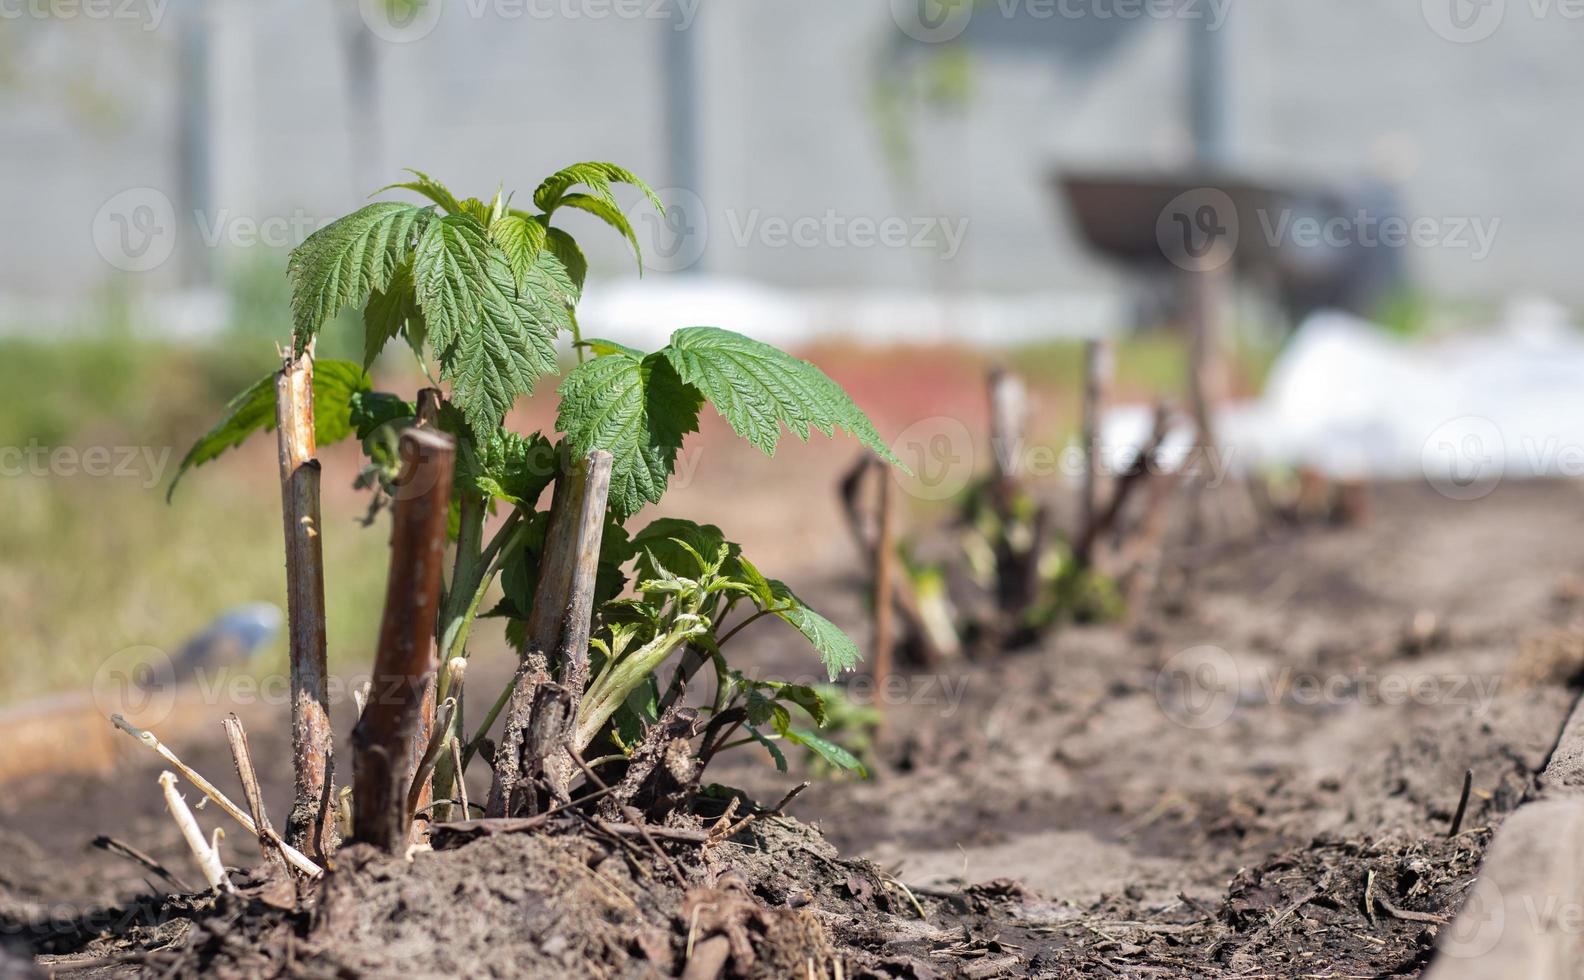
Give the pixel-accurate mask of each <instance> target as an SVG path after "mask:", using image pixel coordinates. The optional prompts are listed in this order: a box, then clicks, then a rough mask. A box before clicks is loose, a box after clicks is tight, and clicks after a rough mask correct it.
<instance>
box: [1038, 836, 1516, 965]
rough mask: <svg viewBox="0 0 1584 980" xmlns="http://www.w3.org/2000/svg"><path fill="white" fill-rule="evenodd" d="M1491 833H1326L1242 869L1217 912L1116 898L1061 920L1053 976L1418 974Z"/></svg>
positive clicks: (1184, 900)
mask: <svg viewBox="0 0 1584 980" xmlns="http://www.w3.org/2000/svg"><path fill="white" fill-rule="evenodd" d="M1489 839H1490V832H1489V831H1486V830H1476V831H1469V832H1467V833H1464V834H1461V835H1459V836H1457V837H1454V838H1450V839H1448V838H1435V839H1409V838H1393V839H1385V840H1378V841H1377V840H1371V839H1369V838H1358V839H1348V840H1343V839H1319V840H1315V841H1312V842H1310V843H1309V844H1308V845H1306V846H1304V847H1301V848H1295V849H1293V850H1289V851H1286V852H1283V853H1280V854H1277V855H1274V856H1272V857H1271V858H1269V859H1268V860H1266V861H1264V862H1262V863H1260V864H1259V865H1258V866H1256V867H1253V868H1246V869H1244V870H1242V871H1239V872H1238V874H1237V875H1236V877H1234V878H1233V880H1232V882H1231V884H1230V885H1229V886H1228V889H1227V893H1226V897H1225V899H1224V900H1223V901H1222V902H1221V903H1220V905H1219V906H1218V907H1217V908H1214V909H1211V908H1208V907H1206V906H1205V905H1203V904H1202V903H1200V902H1196V901H1194V900H1192V899H1190V898H1188V897H1186V896H1182V897H1180V898H1179V901H1178V902H1177V903H1175V904H1173V905H1170V906H1166V907H1159V908H1149V907H1145V906H1142V905H1140V904H1138V903H1136V902H1134V901H1132V900H1131V899H1130V897H1129V896H1127V895H1122V896H1115V897H1106V898H1103V899H1102V900H1101V901H1099V902H1097V903H1095V904H1094V905H1093V906H1091V907H1090V908H1087V909H1082V910H1077V909H1073V910H1069V911H1067V912H1066V913H1065V914H1064V915H1061V916H1059V917H1057V918H1058V919H1059V921H1057V922H1054V923H1052V925H1051V926H1050V928H1049V929H1048V930H1047V932H1048V934H1049V935H1050V937H1051V938H1055V939H1058V940H1059V941H1060V942H1061V949H1060V954H1059V956H1058V957H1057V958H1055V959H1054V960H1052V961H1049V965H1050V967H1051V972H1049V973H1048V974H1042V975H1048V976H1060V977H1082V976H1096V975H1122V976H1145V975H1162V976H1252V975H1258V976H1270V977H1301V976H1313V975H1316V974H1317V973H1318V972H1322V970H1321V968H1322V967H1323V973H1324V975H1326V976H1369V977H1377V976H1417V975H1418V974H1419V973H1420V971H1421V970H1422V969H1423V968H1424V967H1425V965H1426V964H1427V963H1428V962H1429V959H1430V957H1431V955H1432V953H1433V951H1434V948H1435V942H1436V938H1437V936H1438V935H1439V934H1440V932H1441V930H1442V929H1444V928H1446V927H1447V926H1448V924H1449V923H1450V922H1451V921H1452V919H1453V918H1454V917H1455V915H1456V914H1457V911H1458V909H1459V908H1460V907H1461V906H1462V904H1463V902H1464V900H1465V898H1466V897H1467V894H1468V891H1469V889H1470V887H1471V886H1472V885H1473V884H1474V881H1475V879H1476V876H1477V874H1478V870H1479V862H1480V857H1481V855H1482V854H1483V853H1484V849H1485V845H1486V844H1487V843H1489ZM1026 908H1027V907H1026Z"/></svg>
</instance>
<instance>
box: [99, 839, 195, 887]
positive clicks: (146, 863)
mask: <svg viewBox="0 0 1584 980" xmlns="http://www.w3.org/2000/svg"><path fill="white" fill-rule="evenodd" d="M93 846H94V847H97V848H99V849H100V850H104V851H109V852H110V853H111V854H115V855H117V856H119V857H124V858H126V859H127V860H128V861H131V862H132V863H133V864H136V865H138V866H140V867H141V868H143V870H145V871H147V872H149V873H150V874H154V875H158V876H159V877H160V878H162V879H163V880H165V881H166V882H168V883H169V884H170V885H171V886H172V887H173V888H177V889H180V890H181V891H184V892H190V891H192V886H191V885H189V884H187V882H185V881H183V880H182V878H181V876H180V875H178V874H177V873H176V872H174V871H172V870H171V869H169V868H167V867H165V865H163V864H160V863H159V862H158V861H156V860H154V859H153V858H152V857H150V856H149V855H147V854H145V853H144V852H142V851H140V850H138V849H137V848H135V847H133V846H132V845H131V844H128V843H127V842H126V841H124V840H117V839H115V838H114V837H106V836H105V835H103V834H100V835H99V836H98V837H95V838H94V839H93Z"/></svg>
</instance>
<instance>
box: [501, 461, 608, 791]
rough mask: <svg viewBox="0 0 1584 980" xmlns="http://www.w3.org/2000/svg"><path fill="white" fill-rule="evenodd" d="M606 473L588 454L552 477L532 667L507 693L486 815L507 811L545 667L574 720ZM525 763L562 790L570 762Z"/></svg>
mask: <svg viewBox="0 0 1584 980" xmlns="http://www.w3.org/2000/svg"><path fill="white" fill-rule="evenodd" d="M610 473H611V455H610V453H607V452H601V451H595V452H592V453H589V454H588V456H587V457H586V458H584V459H582V460H579V461H577V462H576V463H575V464H573V465H572V466H570V467H568V468H567V469H566V470H565V471H563V472H562V473H561V475H560V476H558V477H557V478H556V485H555V492H554V494H553V495H552V497H551V501H550V523H549V526H548V528H546V531H545V550H544V557H543V558H542V559H541V561H540V565H539V581H538V583H536V585H535V586H534V601H533V608H531V609H530V610H529V611H528V625H527V641H526V643H525V645H524V647H523V659H524V660H525V661H526V662H527V663H529V664H530V665H532V666H531V669H530V670H529V671H528V672H527V673H525V674H524V675H523V678H522V680H521V681H520V682H519V683H518V684H517V687H516V689H515V690H514V691H513V692H512V698H511V706H510V709H509V711H508V714H507V716H506V727H505V729H504V730H503V731H502V733H501V743H500V750H499V751H498V752H497V753H496V756H495V774H494V779H493V780H492V782H491V786H490V799H489V806H488V808H487V810H486V813H488V814H489V815H490V816H497V817H500V816H511V815H512V810H513V808H514V807H515V796H516V793H517V788H518V783H519V782H520V780H521V779H522V769H523V765H524V761H525V760H524V759H523V754H524V749H525V748H527V746H526V745H525V743H524V736H525V734H526V733H527V731H528V728H529V722H530V719H531V716H532V714H533V711H534V705H535V703H536V701H537V700H538V699H537V697H536V692H535V688H536V687H538V685H539V684H540V683H542V682H543V681H545V680H548V679H549V670H550V668H552V667H553V668H554V669H555V673H556V676H557V677H558V678H559V680H560V684H561V686H562V687H564V688H565V689H566V691H567V693H568V694H569V695H570V699H571V701H570V704H569V705H568V712H567V720H566V724H568V725H575V724H576V720H577V713H578V706H579V704H580V703H581V701H582V696H583V687H584V685H585V684H586V683H587V681H588V669H589V661H588V639H589V625H590V623H589V617H590V616H591V614H592V610H593V604H594V583H595V573H596V571H597V569H598V565H599V549H600V540H601V536H602V535H603V533H604V529H605V503H606V499H607V497H608V496H609V493H610ZM545 734H546V735H548V734H549V733H545ZM545 747H546V746H544V745H543V744H541V745H537V746H534V747H533V748H534V750H535V751H536V752H537V751H539V750H540V749H542V748H545ZM527 762H528V764H529V766H530V767H531V768H534V769H540V768H542V769H543V770H544V771H545V775H546V778H547V779H548V781H549V783H550V786H551V789H552V791H553V792H555V794H556V795H557V796H564V795H565V792H566V783H567V780H568V777H569V776H570V775H571V768H570V760H568V759H565V758H563V757H561V756H560V755H559V754H557V753H552V754H551V755H550V757H549V758H544V757H543V756H541V757H540V758H537V759H532V760H527Z"/></svg>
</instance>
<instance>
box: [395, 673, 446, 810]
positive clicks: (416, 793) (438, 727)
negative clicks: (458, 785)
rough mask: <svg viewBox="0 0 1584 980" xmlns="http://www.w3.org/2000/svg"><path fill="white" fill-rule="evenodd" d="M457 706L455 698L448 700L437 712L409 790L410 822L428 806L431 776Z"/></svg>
mask: <svg viewBox="0 0 1584 980" xmlns="http://www.w3.org/2000/svg"><path fill="white" fill-rule="evenodd" d="M456 706H457V705H456V699H455V698H446V699H445V703H444V704H442V705H440V708H439V709H438V710H437V711H436V712H435V718H434V725H433V726H431V728H430V732H429V744H428V745H426V746H424V751H423V756H422V758H420V759H419V760H418V767H417V768H416V769H415V770H413V777H412V785H411V786H410V787H409V788H408V790H407V814H408V819H409V820H410V819H412V817H413V816H414V815H416V814H417V813H418V811H419V810H421V809H423V808H424V807H425V806H427V805H428V801H427V800H426V799H425V797H427V795H428V794H427V793H426V792H425V789H426V788H427V787H428V785H429V774H430V773H432V772H434V766H435V762H436V761H437V760H438V759H439V758H440V750H441V749H442V748H443V747H444V745H445V743H446V741H447V739H448V738H449V736H450V729H451V718H452V716H454V715H455V714H456Z"/></svg>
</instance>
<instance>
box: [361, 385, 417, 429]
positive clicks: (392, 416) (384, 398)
mask: <svg viewBox="0 0 1584 980" xmlns="http://www.w3.org/2000/svg"><path fill="white" fill-rule="evenodd" d="M350 407H351V419H352V428H353V431H354V432H355V433H356V434H357V437H358V438H359V439H367V438H368V437H369V433H371V432H373V431H374V430H375V429H377V428H379V427H380V426H382V425H384V424H385V423H386V422H393V421H395V420H397V419H410V418H412V417H413V416H414V415H415V414H417V411H418V407H417V405H416V404H414V403H413V402H410V401H407V400H405V399H403V398H402V397H401V396H400V395H393V394H391V393H390V392H388V391H358V392H354V393H353V395H352V398H351V399H350Z"/></svg>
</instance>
